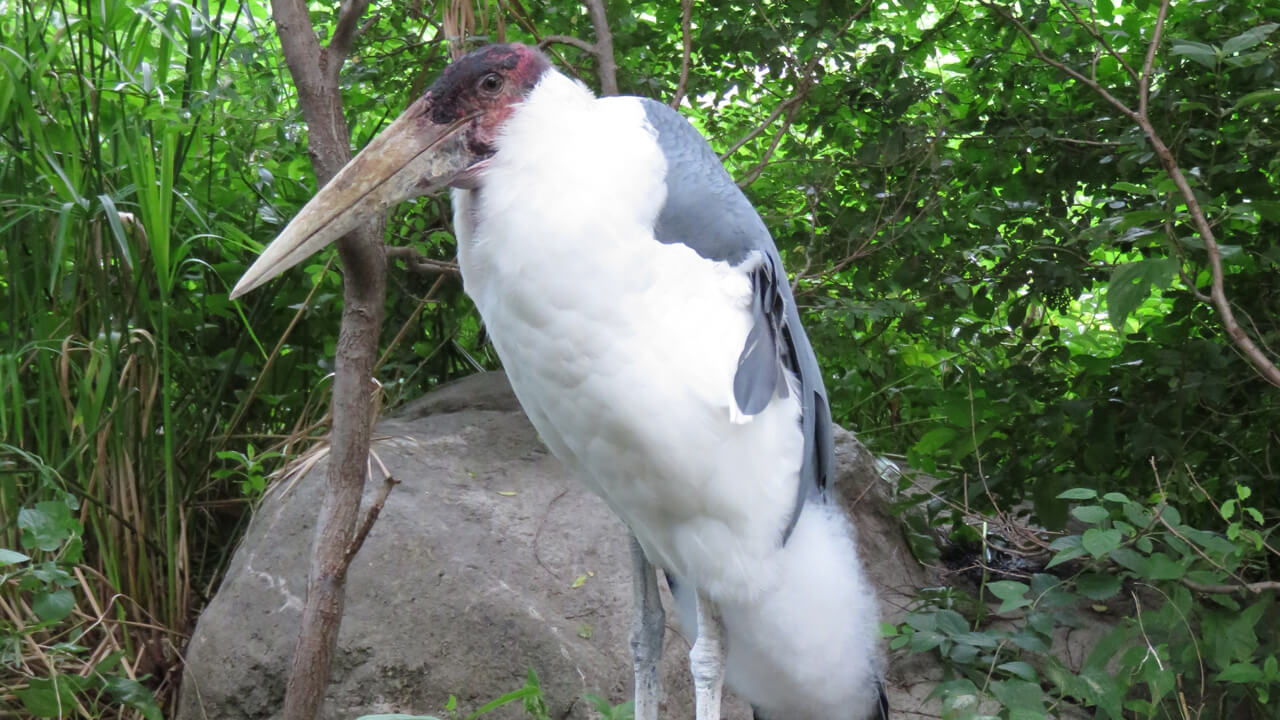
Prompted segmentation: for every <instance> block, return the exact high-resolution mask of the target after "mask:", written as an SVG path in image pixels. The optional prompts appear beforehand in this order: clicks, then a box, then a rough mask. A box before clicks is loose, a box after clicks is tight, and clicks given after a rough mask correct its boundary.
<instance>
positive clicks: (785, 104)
mask: <svg viewBox="0 0 1280 720" xmlns="http://www.w3.org/2000/svg"><path fill="white" fill-rule="evenodd" d="M808 93H809V90H808V87H805V88H804V89H803V91H798V92H796V94H794V95H792V96H791V97H789V98H787V99H786V100H783V101H782V102H780V103H778V105H777V106H776V107H774V108H773V112H771V113H769V116H768V117H766V118H765V119H764V122H762V123H760V124H759V125H757V126H756V127H754V128H753V129H752V130H751V132H748V133H747V134H746V135H743V136H742V137H740V138H738V140H737V142H735V143H733V144H732V145H730V146H729V149H728V150H725V151H724V152H722V153H720V159H721V160H725V159H726V158H728V157H729V156H730V155H732V154H734V153H735V152H737V151H738V150H739V149H741V148H742V146H743V145H746V144H747V143H749V142H751V141H752V140H755V139H756V138H757V137H759V135H760V133H762V132H764V131H765V130H768V129H769V126H770V125H772V124H773V121H774V120H777V119H778V117H779V116H780V115H782V113H784V112H786V111H787V109H788V108H790V107H791V106H792V105H795V104H796V103H798V102H800V101H801V100H804V96H805V95H807V94H808Z"/></svg>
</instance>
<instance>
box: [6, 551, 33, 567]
mask: <svg viewBox="0 0 1280 720" xmlns="http://www.w3.org/2000/svg"><path fill="white" fill-rule="evenodd" d="M30 559H31V558H29V557H27V556H26V555H23V554H22V553H20V552H18V551H16V550H8V549H5V548H0V565H16V564H18V563H22V562H26V561H28V560H30Z"/></svg>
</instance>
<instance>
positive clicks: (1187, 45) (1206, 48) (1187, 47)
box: [1169, 40, 1218, 70]
mask: <svg viewBox="0 0 1280 720" xmlns="http://www.w3.org/2000/svg"><path fill="white" fill-rule="evenodd" d="M1169 52H1170V53H1172V54H1174V55H1182V56H1184V57H1187V58H1190V59H1192V60H1194V61H1196V62H1197V63H1200V64H1201V65H1203V66H1205V67H1207V68H1209V69H1210V70H1214V69H1216V68H1217V67H1218V51H1217V50H1216V49H1215V48H1214V47H1213V46H1212V45H1205V44H1204V43H1198V42H1191V41H1189V40H1174V41H1173V48H1172V49H1171V50H1170V51H1169Z"/></svg>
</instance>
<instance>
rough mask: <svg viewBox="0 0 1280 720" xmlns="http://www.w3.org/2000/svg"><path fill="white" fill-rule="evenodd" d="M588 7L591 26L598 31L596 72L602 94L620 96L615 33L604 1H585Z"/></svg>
mask: <svg viewBox="0 0 1280 720" xmlns="http://www.w3.org/2000/svg"><path fill="white" fill-rule="evenodd" d="M583 2H585V3H586V6H587V14H588V15H590V16H591V25H592V27H594V28H595V31H596V49H595V55H596V63H597V64H596V72H597V73H598V74H599V76H600V92H601V94H604V95H617V94H618V63H617V61H616V60H614V58H613V32H612V31H610V30H609V14H608V13H606V12H605V9H604V0H583Z"/></svg>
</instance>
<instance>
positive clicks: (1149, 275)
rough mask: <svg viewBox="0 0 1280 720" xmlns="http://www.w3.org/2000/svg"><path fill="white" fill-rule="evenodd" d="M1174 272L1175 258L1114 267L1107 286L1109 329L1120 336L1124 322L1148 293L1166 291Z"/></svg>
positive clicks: (1148, 259) (1150, 259) (1176, 269)
mask: <svg viewBox="0 0 1280 720" xmlns="http://www.w3.org/2000/svg"><path fill="white" fill-rule="evenodd" d="M1177 272H1178V261H1177V259H1176V258H1147V259H1146V260H1138V261H1136V262H1130V263H1124V264H1122V265H1117V266H1116V268H1115V269H1114V270H1112V271H1111V281H1110V282H1108V283H1107V317H1108V318H1109V320H1110V322H1111V327H1113V328H1115V329H1116V331H1117V332H1123V330H1124V322H1125V320H1126V319H1128V317H1129V314H1130V313H1132V312H1133V311H1134V310H1136V309H1137V308H1138V306H1139V305H1141V304H1142V301H1143V300H1146V299H1147V297H1148V296H1150V295H1151V289H1152V288H1153V287H1156V288H1161V289H1163V288H1166V287H1168V286H1169V283H1170V282H1172V280H1173V277H1174V275H1175V274H1176V273H1177Z"/></svg>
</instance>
